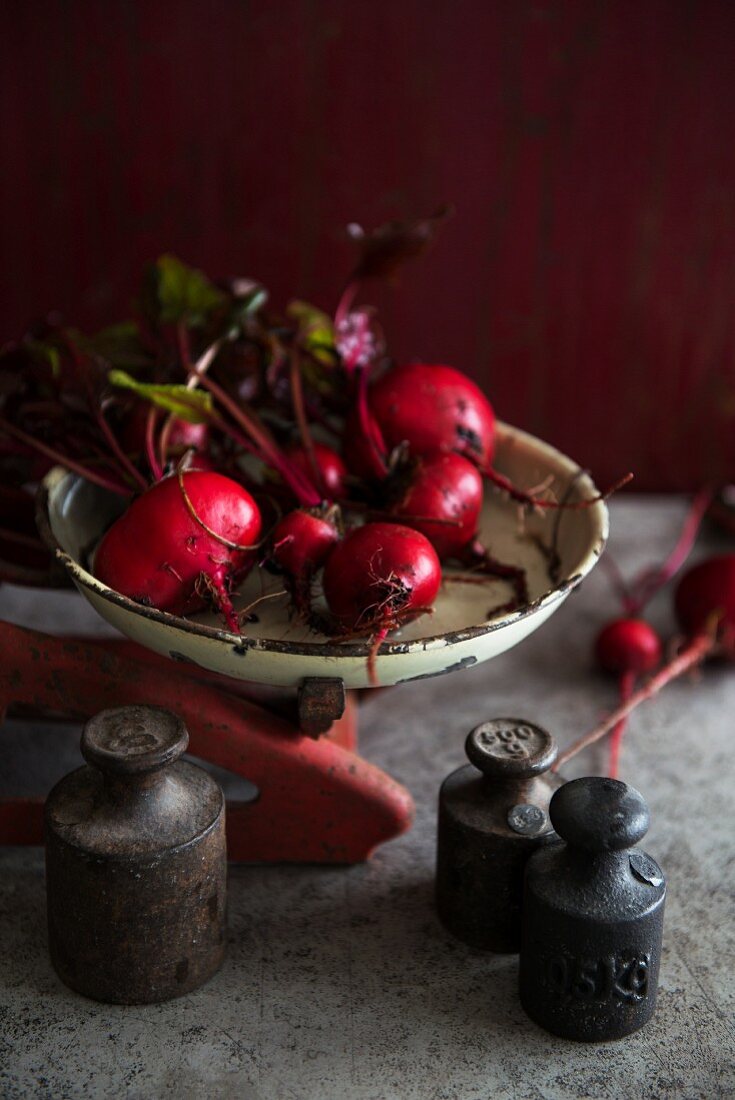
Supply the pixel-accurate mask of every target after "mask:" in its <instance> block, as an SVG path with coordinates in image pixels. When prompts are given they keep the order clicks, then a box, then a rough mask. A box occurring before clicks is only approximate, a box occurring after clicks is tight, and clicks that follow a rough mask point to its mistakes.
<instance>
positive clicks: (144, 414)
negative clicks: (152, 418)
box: [122, 402, 209, 454]
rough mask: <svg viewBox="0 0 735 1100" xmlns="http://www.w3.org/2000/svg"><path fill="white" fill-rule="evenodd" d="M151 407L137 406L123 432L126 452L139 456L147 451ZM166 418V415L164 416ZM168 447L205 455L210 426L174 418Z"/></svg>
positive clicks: (169, 432) (139, 404) (169, 433)
mask: <svg viewBox="0 0 735 1100" xmlns="http://www.w3.org/2000/svg"><path fill="white" fill-rule="evenodd" d="M149 412H150V405H146V404H143V403H142V402H140V403H138V404H137V405H135V406H134V407H133V409H132V411H131V413H130V414H129V416H128V418H127V420H126V421H125V425H124V427H123V430H122V444H123V447H124V448H125V450H126V451H129V452H131V453H132V454H137V453H138V452H142V451H144V450H145V434H146V425H147V422H148V415H149ZM163 415H164V416H165V413H164V414H163ZM167 443H168V447H169V448H170V449H171V450H173V451H175V452H179V453H180V452H181V451H185V450H187V449H188V448H193V449H194V450H195V451H200V452H202V453H205V452H206V451H207V449H208V447H209V425H208V424H190V423H189V421H188V420H180V419H179V418H178V417H174V419H173V420H172V421H171V428H170V429H169V431H168V438H167Z"/></svg>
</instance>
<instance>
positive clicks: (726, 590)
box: [554, 554, 735, 769]
mask: <svg viewBox="0 0 735 1100" xmlns="http://www.w3.org/2000/svg"><path fill="white" fill-rule="evenodd" d="M674 604H675V608H676V614H677V617H678V619H679V622H680V623H681V625H682V626H683V627H684V629H685V630H686V631H687V633H688V635H689V638H688V641H687V642H686V644H685V645H684V646H683V648H682V649H681V650H680V651H679V652H678V653H677V654H676V656H674V657H673V658H672V659H671V660H670V661H669V662H668V663H667V664H665V665H664V666H663V667H662V668H660V669H659V670H658V672H656V673H654V675H653V676H652V677H651V679H650V680H648V682H647V683H645V684H643V686H642V687H640V688H638V690H637V691H634V692H633V693H632V694H630V695H629V697H628V698H627V699H624V700H623V702H622V703H621V705H620V706H619V707H617V708H616V709H615V710H614V711H612V712H611V713H610V714H608V715H607V717H606V718H604V719H603V720H602V721H601V722H600V723H598V725H596V726H595V728H594V729H593V730H590V732H589V733H586V734H585V735H584V736H583V737H580V738H579V739H578V740H577V741H575V742H574V743H573V744H572V745H571V746H570V747H569V748H568V749H566V750H565V751H564V752H563V753H561V755H560V756H559V758H558V760H557V762H556V764H555V765H554V768H555V769H557V768H560V767H561V766H562V765H563V764H565V763H566V762H567V761H568V760H571V758H572V757H573V756H576V754H577V753H578V752H581V750H582V749H585V748H587V746H588V745H593V744H594V743H595V741H599V740H600V738H601V737H604V736H605V734H606V733H609V732H610V730H611V729H613V728H614V727H616V726H617V725H618V724H619V723H620V722H623V721H624V720H625V719H626V718H627V717H628V715H629V714H631V713H632V711H634V710H635V708H636V707H637V706H638V705H639V704H640V703H643V702H645V700H646V699H650V698H652V697H653V696H654V695H656V694H658V692H659V691H660V690H661V688H663V687H665V686H666V684H668V683H670V682H671V681H672V680H675V679H677V677H679V676H682V675H683V674H684V673H685V672H688V671H689V670H690V669H693V668H696V667H697V665H699V664H701V663H702V661H704V660H706V658H707V657H709V656H711V655H716V654H722V655H725V656H728V657H730V658H732V657H733V655H734V654H735V554H723V555H722V556H720V557H715V558H709V559H707V560H706V561H703V562H701V563H700V564H699V565H696V566H694V567H693V568H692V569H690V570H688V571H687V572H686V573H685V574H684V576H683V577H682V579H681V580H680V581H679V584H678V586H677V589H676V593H675V597H674Z"/></svg>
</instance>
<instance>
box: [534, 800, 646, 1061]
mask: <svg viewBox="0 0 735 1100" xmlns="http://www.w3.org/2000/svg"><path fill="white" fill-rule="evenodd" d="M549 814H550V817H551V821H552V824H553V826H554V828H555V829H556V831H557V833H558V834H559V836H560V837H562V839H563V840H564V841H566V843H565V844H554V845H551V846H550V847H549V848H546V849H545V850H544V851H540V852H537V853H536V854H535V855H534V856H532V857H531V859H530V860H529V862H528V866H527V868H526V883H525V893H524V901H523V942H522V946H521V967H520V994H521V1003H522V1004H523V1007H524V1009H525V1010H526V1012H527V1013H528V1015H529V1016H530V1017H531V1019H532V1020H534V1021H535V1022H536V1023H537V1024H540V1025H541V1027H543V1028H545V1029H546V1030H547V1031H550V1032H552V1033H553V1034H554V1035H561V1036H563V1037H565V1038H567V1039H579V1040H582V1041H585V1042H601V1041H604V1040H606V1039H619V1038H621V1037H622V1036H624V1035H628V1034H630V1032H632V1031H636V1030H637V1029H638V1028H639V1027H642V1026H643V1024H645V1023H646V1022H647V1021H648V1020H649V1019H650V1017H651V1016H652V1015H653V1011H654V1008H655V1005H656V985H657V981H658V967H659V959H660V957H661V936H662V931H663V916H664V898H665V896H666V883H665V880H664V876H663V873H662V871H661V868H660V867H659V866H658V864H657V863H655V862H654V860H653V859H651V857H650V856H648V855H646V854H645V852H641V851H637V850H633V851H629V849H630V848H631V847H632V846H633V845H634V844H637V843H638V841H639V840H641V839H642V838H643V837H644V836H645V834H646V831H647V830H648V824H649V816H648V807H647V806H646V803H645V802H644V800H643V796H642V795H640V794H639V793H638V791H636V790H635V789H634V788H633V787H629V786H627V784H625V783H620V782H619V781H618V780H616V779H603V778H588V779H574V780H572V782H570V783H566V784H565V785H564V786H563V787H561V788H560V790H558V791H557V792H556V794H555V795H554V797H553V798H552V800H551V805H550V807H549Z"/></svg>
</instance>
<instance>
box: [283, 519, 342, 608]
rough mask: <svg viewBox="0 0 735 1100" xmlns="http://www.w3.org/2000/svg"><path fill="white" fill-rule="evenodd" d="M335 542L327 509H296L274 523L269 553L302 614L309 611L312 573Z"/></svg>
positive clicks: (334, 531)
mask: <svg viewBox="0 0 735 1100" xmlns="http://www.w3.org/2000/svg"><path fill="white" fill-rule="evenodd" d="M333 511H334V509H332V512H333ZM338 542H339V532H338V530H337V527H336V524H335V522H334V518H333V515H330V512H329V510H327V511H323V512H321V513H320V512H319V511H317V510H313V511H308V510H306V509H301V508H299V509H297V510H296V511H293V512H289V513H288V515H287V516H284V517H283V519H281V520H279V522H278V523H277V524H276V527H275V529H274V531H273V535H272V546H271V554H270V556H271V558H272V560H273V561H274V562H275V563H276V565H277V566H278V567H279V569H281V570H282V571H283V573H284V575H285V579H286V584H287V586H288V588H289V591H290V592H291V596H292V598H293V602H294V604H295V606H296V609H297V610H298V611H299V612H301V613H302V614H304V615H306V614H308V611H309V607H310V597H311V582H312V580H313V578H314V575H315V574H316V573H317V572H318V571H319V570H320V569H321V568H322V566H323V565H324V563H325V562H326V560H327V558H328V557H329V555H330V554H331V552H332V551H333V550H334V547H335V546H336V545H337V543H338Z"/></svg>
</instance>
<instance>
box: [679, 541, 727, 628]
mask: <svg viewBox="0 0 735 1100" xmlns="http://www.w3.org/2000/svg"><path fill="white" fill-rule="evenodd" d="M674 607H675V610H676V617H677V619H678V620H679V622H680V623H681V625H682V627H683V629H684V630H686V632H687V634H696V633H697V632H698V631H700V630H704V629H706V628H707V626H708V620H710V619H712V618H713V617H714V616H716V617H718V618H719V622H720V629H721V631H724V632H727V633H730V634H732V633H733V632H735V554H722V555H721V556H720V557H716V558H708V559H707V561H703V562H701V563H700V564H699V565H695V566H693V568H691V569H689V570H688V571H687V572H686V573H685V574H684V576H683V577H682V579H681V581H680V582H679V584H678V586H677V589H676V594H675V596H674Z"/></svg>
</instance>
